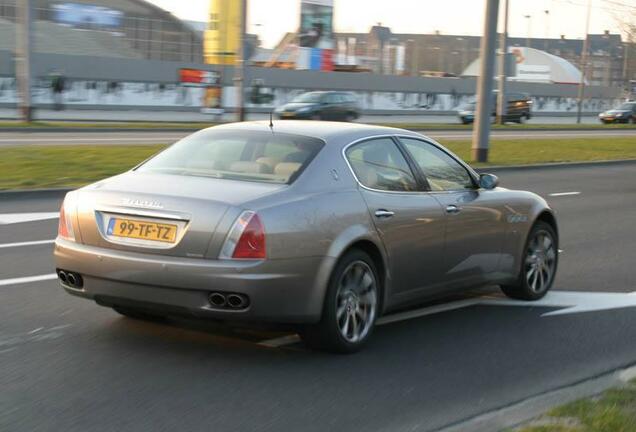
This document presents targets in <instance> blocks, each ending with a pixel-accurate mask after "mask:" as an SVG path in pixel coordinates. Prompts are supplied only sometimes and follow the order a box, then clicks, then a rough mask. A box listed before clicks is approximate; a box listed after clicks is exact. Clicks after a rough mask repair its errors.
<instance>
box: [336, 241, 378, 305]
mask: <svg viewBox="0 0 636 432" xmlns="http://www.w3.org/2000/svg"><path fill="white" fill-rule="evenodd" d="M352 250H360V251H362V252H364V253H366V254H367V255H369V257H370V258H371V260H373V264H374V265H375V270H376V271H377V272H378V279H379V281H378V282H379V287H378V288H379V291H380V293H379V294H380V295H379V296H378V297H379V300H380V304H379V305H378V313H380V314H381V313H382V308H383V306H384V305H385V304H386V301H385V296H386V294H387V292H388V290H387V289H386V285H387V274H388V271H387V264H386V262H385V259H384V255H383V254H382V252H381V251H380V248H379V246H378V245H376V244H375V243H374V242H372V241H371V240H367V239H359V240H356V241H355V242H353V243H351V244H350V245H349V246H348V247H347V248H345V249H344V250H343V251H342V253H341V254H340V256H339V257H338V259H340V258H342V257H343V256H345V255H346V254H347V253H349V252H351V251H352Z"/></svg>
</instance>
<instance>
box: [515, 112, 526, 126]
mask: <svg viewBox="0 0 636 432" xmlns="http://www.w3.org/2000/svg"><path fill="white" fill-rule="evenodd" d="M517 122H518V123H519V124H524V123H525V122H526V115H525V114H521V115H520V116H519V120H518V121H517Z"/></svg>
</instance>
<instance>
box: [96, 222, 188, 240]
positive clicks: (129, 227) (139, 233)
mask: <svg viewBox="0 0 636 432" xmlns="http://www.w3.org/2000/svg"><path fill="white" fill-rule="evenodd" d="M107 233H108V235H112V236H116V237H125V238H132V239H140V240H150V241H158V242H164V243H174V242H175V241H176V239H177V225H172V224H163V223H156V222H146V221H140V220H134V219H121V218H112V219H111V220H110V222H109V223H108V230H107Z"/></svg>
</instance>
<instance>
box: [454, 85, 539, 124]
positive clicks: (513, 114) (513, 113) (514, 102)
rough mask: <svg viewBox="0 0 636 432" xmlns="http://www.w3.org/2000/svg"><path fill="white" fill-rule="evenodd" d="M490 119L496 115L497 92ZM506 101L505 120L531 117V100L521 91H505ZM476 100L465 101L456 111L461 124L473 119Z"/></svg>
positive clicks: (468, 122) (514, 120) (520, 119)
mask: <svg viewBox="0 0 636 432" xmlns="http://www.w3.org/2000/svg"><path fill="white" fill-rule="evenodd" d="M493 99H494V101H493V110H492V113H491V115H492V120H493V121H494V119H495V117H496V116H497V93H496V92H495V94H494V95H493ZM506 100H507V102H508V105H507V110H506V121H507V122H516V123H523V122H524V121H527V120H530V119H531V118H532V100H531V99H530V97H529V96H528V95H526V94H523V93H506ZM476 109H477V102H469V103H467V104H466V105H465V106H464V107H463V108H462V109H461V110H460V111H458V112H457V115H458V117H459V120H460V121H461V122H462V124H470V123H473V122H474V121H475V110H476Z"/></svg>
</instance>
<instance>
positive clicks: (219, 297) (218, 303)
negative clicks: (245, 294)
mask: <svg viewBox="0 0 636 432" xmlns="http://www.w3.org/2000/svg"><path fill="white" fill-rule="evenodd" d="M208 300H209V301H210V304H211V305H212V306H214V307H217V308H222V307H225V305H226V304H227V298H225V296H224V295H223V294H221V293H218V292H214V293H212V294H210V296H209V297H208Z"/></svg>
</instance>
